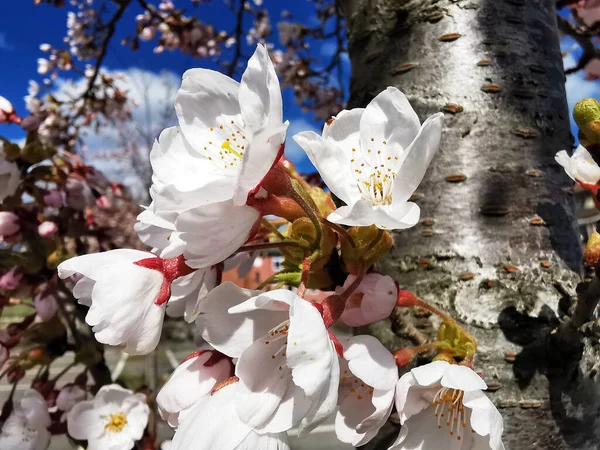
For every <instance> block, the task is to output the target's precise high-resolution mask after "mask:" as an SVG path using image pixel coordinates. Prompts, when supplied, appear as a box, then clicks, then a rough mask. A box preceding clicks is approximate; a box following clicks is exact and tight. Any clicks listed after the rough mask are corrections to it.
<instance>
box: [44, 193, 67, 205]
mask: <svg viewBox="0 0 600 450" xmlns="http://www.w3.org/2000/svg"><path fill="white" fill-rule="evenodd" d="M63 203H64V197H63V193H62V192H60V191H48V193H47V194H45V195H44V204H46V206H54V207H56V208H58V207H60V206H62V205H63Z"/></svg>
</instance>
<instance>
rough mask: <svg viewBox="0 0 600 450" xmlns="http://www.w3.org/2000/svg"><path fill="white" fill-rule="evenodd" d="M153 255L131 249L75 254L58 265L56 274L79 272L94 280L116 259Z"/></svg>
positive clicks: (142, 257) (137, 258)
mask: <svg viewBox="0 0 600 450" xmlns="http://www.w3.org/2000/svg"><path fill="white" fill-rule="evenodd" d="M153 256H156V255H153V254H152V253H148V252H143V251H140V250H131V249H119V250H109V251H107V252H102V253H91V254H88V255H82V256H75V257H74V258H70V259H67V260H66V261H64V262H62V263H60V264H59V265H58V276H59V277H60V278H63V279H64V278H67V277H70V276H71V275H73V274H75V273H80V274H82V275H83V276H86V277H88V278H91V279H92V280H95V279H96V277H97V276H98V275H99V274H101V273H102V272H103V271H104V268H105V267H107V266H111V265H113V264H114V263H116V262H118V261H129V262H135V261H139V260H141V259H146V258H151V257H153Z"/></svg>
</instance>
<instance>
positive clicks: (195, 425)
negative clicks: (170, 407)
mask: <svg viewBox="0 0 600 450" xmlns="http://www.w3.org/2000/svg"><path fill="white" fill-rule="evenodd" d="M238 384H239V383H235V385H234V384H229V385H226V386H224V387H222V388H220V389H218V390H217V391H216V392H214V393H212V394H210V395H207V396H206V398H205V401H202V402H198V403H196V405H195V406H194V407H193V408H192V409H191V410H190V411H189V413H188V414H187V415H186V416H185V418H184V420H183V421H182V422H181V423H180V424H179V428H177V431H176V432H175V436H174V437H173V441H172V442H171V445H170V446H169V448H173V449H177V450H214V449H219V450H242V449H269V450H289V446H288V444H287V435H286V433H261V434H258V433H257V432H256V431H254V430H252V428H250V427H249V426H248V425H246V424H245V423H244V422H243V421H241V420H240V418H239V417H238V414H236V401H237V399H236V385H238ZM198 430H202V432H201V433H199V432H198Z"/></svg>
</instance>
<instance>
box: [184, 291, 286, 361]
mask: <svg viewBox="0 0 600 450" xmlns="http://www.w3.org/2000/svg"><path fill="white" fill-rule="evenodd" d="M259 293H260V291H251V290H247V289H242V288H239V287H238V286H236V285H235V284H234V283H231V282H228V281H227V282H225V283H223V284H221V285H219V286H217V287H216V288H215V289H213V290H212V291H210V293H209V294H208V295H207V297H206V298H205V299H204V300H202V301H201V302H200V312H201V313H202V314H200V315H199V316H198V318H197V319H196V324H197V326H198V329H199V331H200V334H201V335H202V337H203V338H204V339H205V340H206V341H207V342H208V343H209V344H210V345H211V346H213V347H214V348H215V349H216V350H218V351H220V352H221V353H224V354H226V355H228V356H231V357H232V358H239V356H240V355H241V353H242V352H243V351H244V350H245V349H246V348H248V347H249V346H250V344H252V343H253V342H254V341H255V340H257V339H258V338H259V337H260V336H263V335H265V334H266V333H267V332H268V331H269V330H271V329H272V328H274V327H276V326H277V325H278V324H280V323H281V322H283V321H284V320H286V319H287V317H288V314H287V312H285V311H283V312H274V311H261V310H257V311H251V312H246V313H242V314H230V313H228V310H229V309H230V308H231V307H233V306H235V305H238V304H240V303H242V302H244V301H245V300H247V299H249V298H251V297H255V296H256V295H257V294H259Z"/></svg>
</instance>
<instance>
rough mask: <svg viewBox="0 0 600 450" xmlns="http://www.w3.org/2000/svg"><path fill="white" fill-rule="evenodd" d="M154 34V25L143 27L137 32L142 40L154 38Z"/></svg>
mask: <svg viewBox="0 0 600 450" xmlns="http://www.w3.org/2000/svg"><path fill="white" fill-rule="evenodd" d="M155 34H156V29H155V28H154V27H144V29H143V30H142V32H141V33H140V34H139V37H140V39H141V40H142V41H150V40H152V39H154V35H155Z"/></svg>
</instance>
